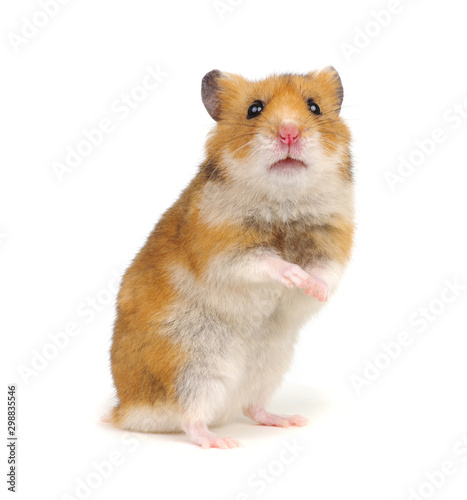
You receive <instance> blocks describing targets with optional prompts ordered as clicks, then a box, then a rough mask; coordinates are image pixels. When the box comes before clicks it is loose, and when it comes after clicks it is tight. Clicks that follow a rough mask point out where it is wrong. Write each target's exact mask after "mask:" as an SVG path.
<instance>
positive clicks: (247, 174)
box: [201, 67, 351, 193]
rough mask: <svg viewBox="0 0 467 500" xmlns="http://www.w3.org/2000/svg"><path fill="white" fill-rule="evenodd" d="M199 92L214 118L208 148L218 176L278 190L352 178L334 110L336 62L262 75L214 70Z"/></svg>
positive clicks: (346, 135)
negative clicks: (317, 68) (256, 78)
mask: <svg viewBox="0 0 467 500" xmlns="http://www.w3.org/2000/svg"><path fill="white" fill-rule="evenodd" d="M201 95H202V99H203V103H204V105H205V107H206V109H207V111H208V113H209V114H210V115H211V117H212V118H213V119H214V120H215V121H216V122H217V124H216V126H215V127H214V129H213V130H212V131H211V133H210V135H209V138H208V141H207V145H206V151H207V156H208V160H209V163H210V164H211V166H212V165H215V169H216V176H217V177H218V178H223V179H226V180H231V181H235V180H236V181H239V182H241V183H242V184H243V185H244V186H245V187H247V186H248V187H251V186H254V187H256V189H258V190H262V191H265V190H266V191H270V192H276V193H277V192H280V191H281V190H282V191H284V192H287V191H290V189H293V190H294V192H297V191H300V190H301V189H304V190H306V189H307V188H308V187H309V186H310V185H316V183H319V182H329V181H330V180H332V178H334V179H335V180H340V181H342V180H350V179H351V160H350V151H349V145H350V132H349V129H348V127H347V126H346V125H345V123H344V122H343V120H342V119H341V118H340V116H339V113H340V110H341V105H342V100H343V95H344V93H343V88H342V83H341V80H340V77H339V74H338V73H337V71H336V70H335V69H334V68H333V67H327V68H325V69H324V70H322V71H314V72H311V73H309V74H304V75H292V74H284V75H274V76H271V77H268V78H266V79H264V80H260V81H249V80H247V79H245V78H243V77H241V76H239V75H234V74H230V73H223V72H220V71H218V70H213V71H211V72H209V73H207V74H206V75H205V77H204V78H203V81H202V87H201ZM211 168H212V167H211Z"/></svg>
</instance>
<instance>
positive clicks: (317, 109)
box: [308, 99, 321, 115]
mask: <svg viewBox="0 0 467 500" xmlns="http://www.w3.org/2000/svg"><path fill="white" fill-rule="evenodd" d="M308 109H309V110H310V111H311V112H312V113H313V114H314V115H320V114H321V108H320V107H319V105H318V103H317V102H315V101H314V100H313V99H308Z"/></svg>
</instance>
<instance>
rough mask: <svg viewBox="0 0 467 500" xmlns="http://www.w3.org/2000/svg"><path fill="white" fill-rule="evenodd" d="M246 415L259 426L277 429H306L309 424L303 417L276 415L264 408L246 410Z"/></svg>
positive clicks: (256, 407)
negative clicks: (269, 426)
mask: <svg viewBox="0 0 467 500" xmlns="http://www.w3.org/2000/svg"><path fill="white" fill-rule="evenodd" d="M244 414H245V416H247V417H249V418H251V419H252V420H254V421H255V422H258V423H259V424H262V425H271V426H275V427H304V426H305V425H307V424H308V422H309V420H308V419H307V418H306V417H304V416H302V415H276V414H274V413H269V412H268V411H266V410H265V409H264V408H263V407H262V406H253V407H249V408H246V409H245V410H244Z"/></svg>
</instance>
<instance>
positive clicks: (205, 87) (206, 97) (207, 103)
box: [201, 69, 222, 121]
mask: <svg viewBox="0 0 467 500" xmlns="http://www.w3.org/2000/svg"><path fill="white" fill-rule="evenodd" d="M220 78H222V73H221V72H220V71H219V70H218V69H213V70H212V71H210V72H209V73H206V74H205V75H204V78H203V81H202V82H201V99H202V100H203V104H204V107H205V108H206V109H207V112H208V113H209V114H210V115H211V117H212V118H214V120H216V121H218V120H219V118H220V114H221V103H220V86H219V79H220Z"/></svg>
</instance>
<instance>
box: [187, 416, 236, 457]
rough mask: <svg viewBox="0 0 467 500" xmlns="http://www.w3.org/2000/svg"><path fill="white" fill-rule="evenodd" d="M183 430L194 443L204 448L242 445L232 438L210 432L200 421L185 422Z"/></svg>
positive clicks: (222, 448) (226, 448) (225, 448)
mask: <svg viewBox="0 0 467 500" xmlns="http://www.w3.org/2000/svg"><path fill="white" fill-rule="evenodd" d="M183 430H184V431H185V432H186V433H187V434H188V436H189V437H190V438H191V441H192V442H193V443H194V444H197V445H199V446H201V448H204V449H207V448H220V449H221V450H228V449H231V448H239V447H240V446H242V444H241V443H240V442H239V441H237V440H236V439H234V438H231V437H221V436H218V435H217V434H214V433H213V432H210V431H209V429H208V427H207V425H206V424H205V423H204V422H202V421H198V422H192V423H186V424H185V425H183Z"/></svg>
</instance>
